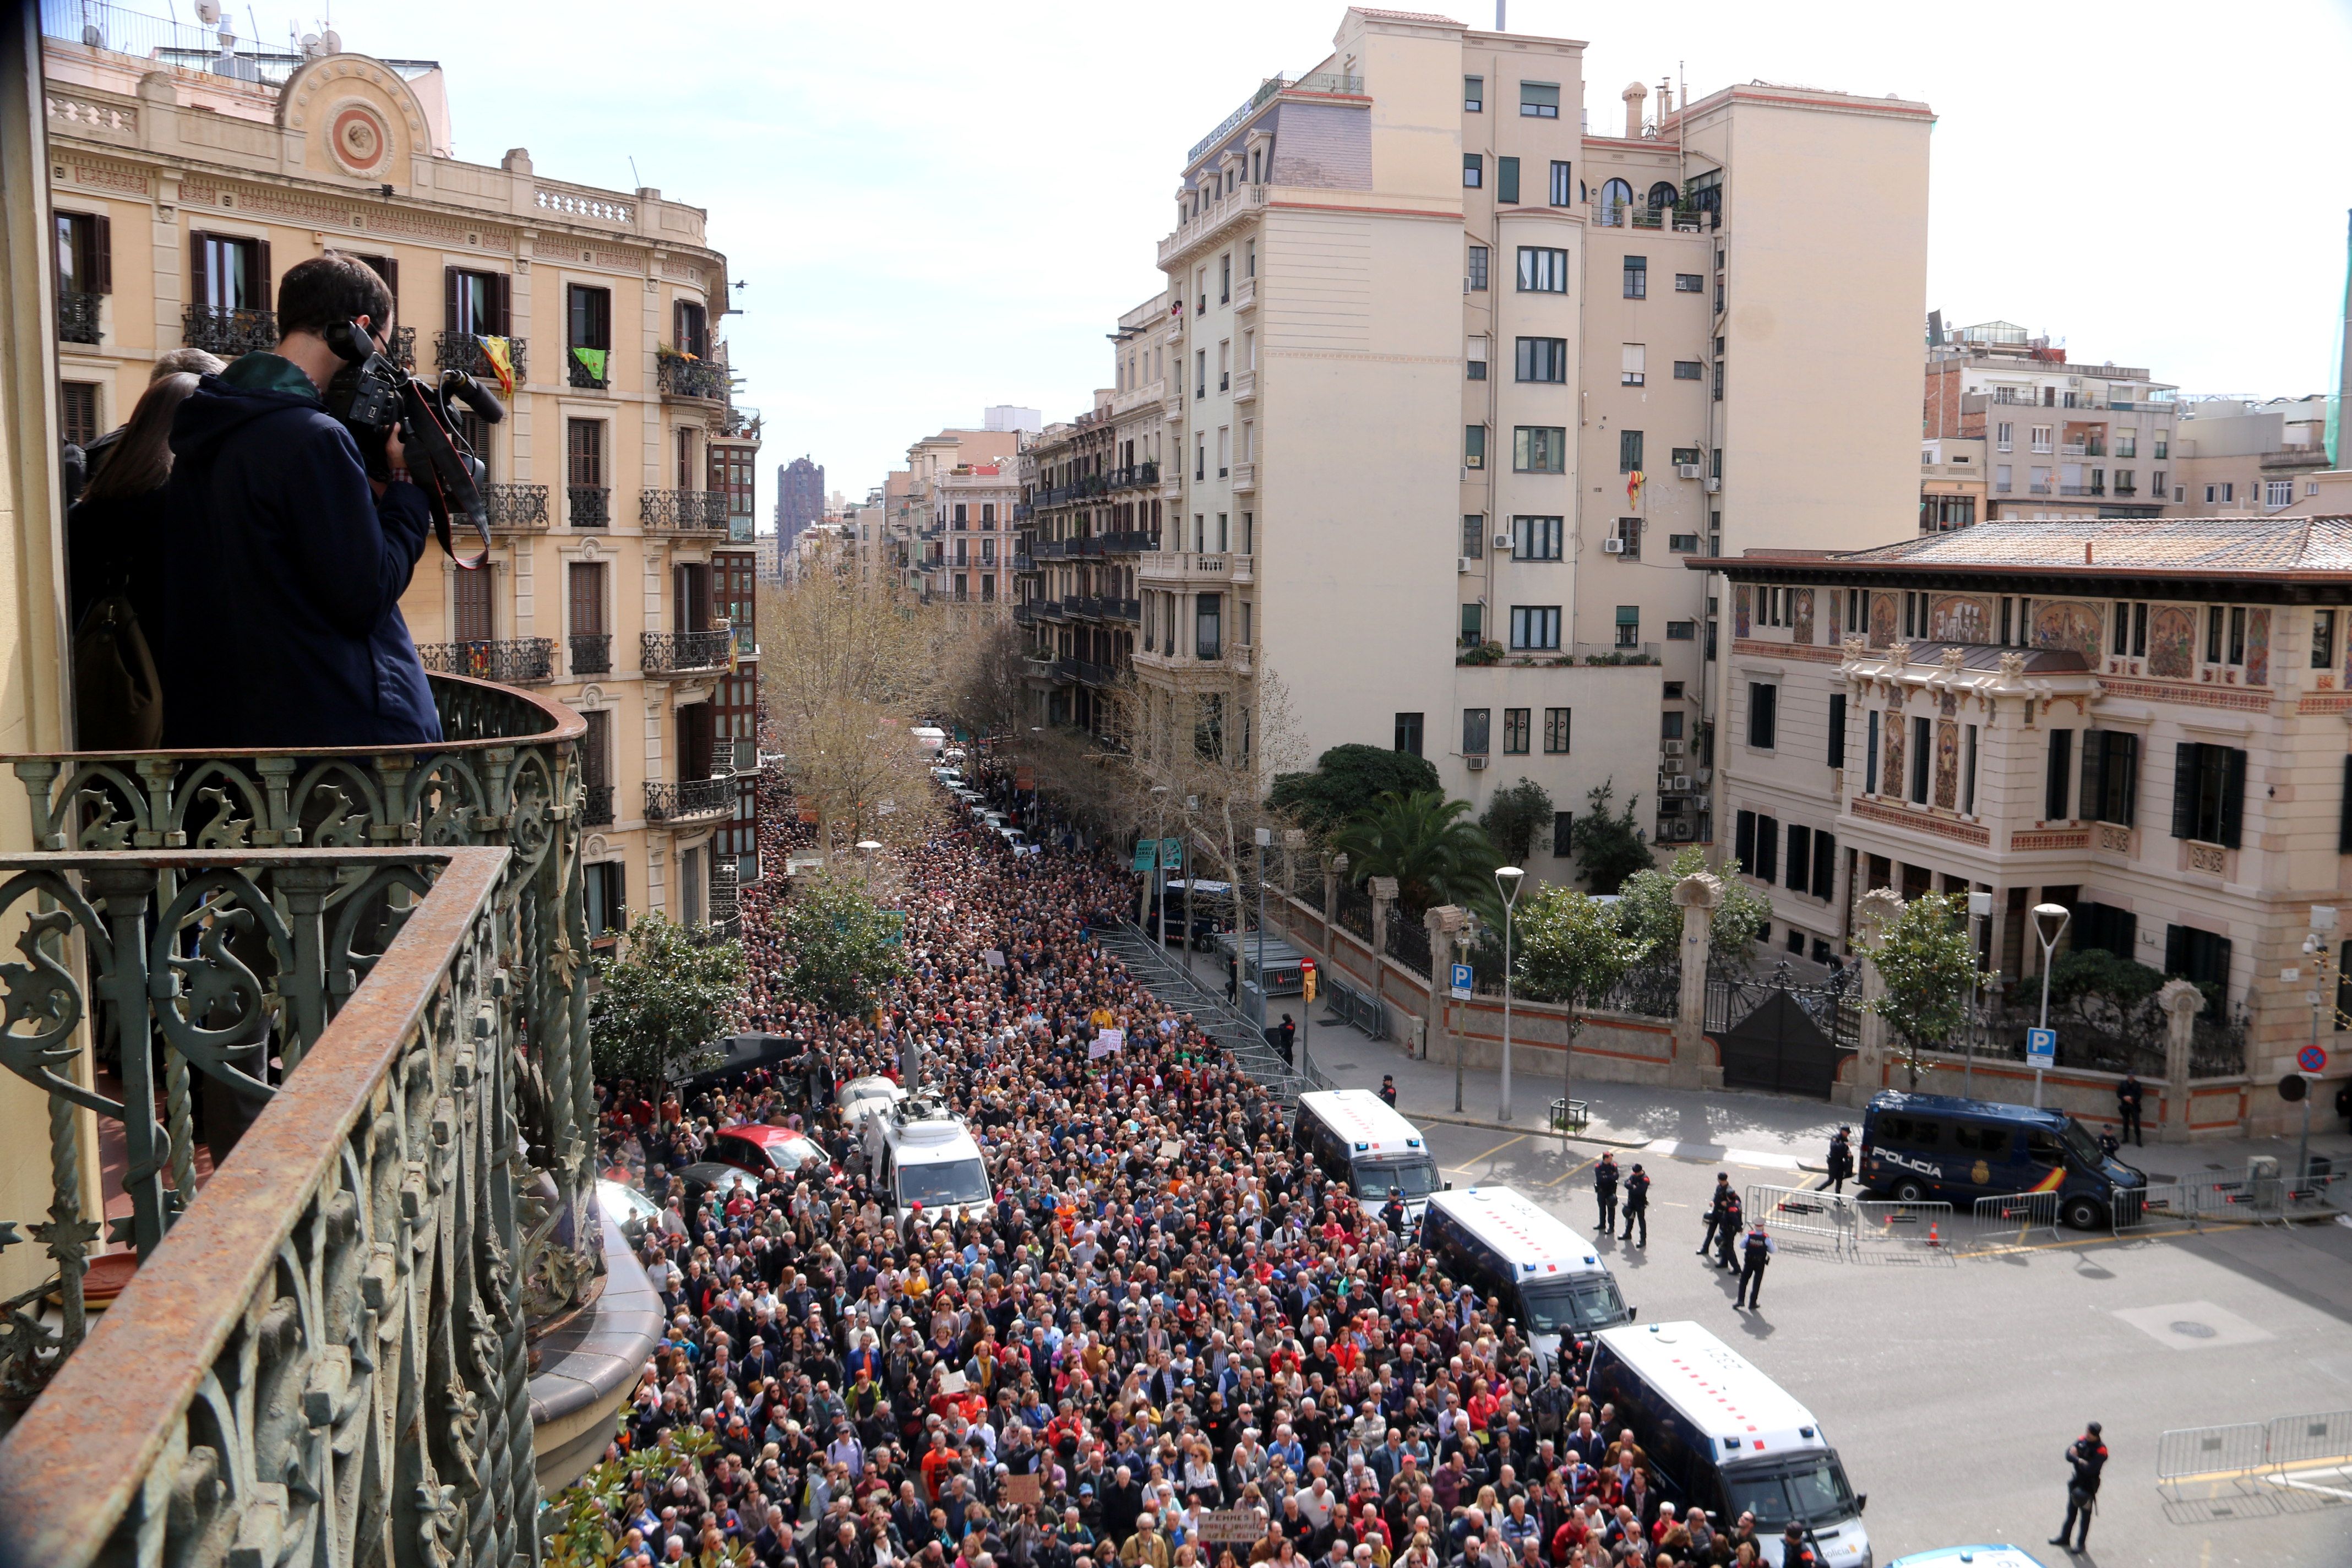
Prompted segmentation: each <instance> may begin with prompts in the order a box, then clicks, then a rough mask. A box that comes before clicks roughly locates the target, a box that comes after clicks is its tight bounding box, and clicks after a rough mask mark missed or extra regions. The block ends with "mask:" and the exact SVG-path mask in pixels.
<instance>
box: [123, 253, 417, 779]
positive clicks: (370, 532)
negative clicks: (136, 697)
mask: <svg viewBox="0 0 2352 1568" xmlns="http://www.w3.org/2000/svg"><path fill="white" fill-rule="evenodd" d="M392 310H393V301H392V291H391V290H390V289H387V288H385V287H384V282H383V279H382V278H379V277H378V276H376V273H375V271H374V269H373V268H371V267H369V266H368V265H367V264H366V263H365V262H362V261H361V260H359V259H358V258H355V257H352V256H349V255H346V254H344V253H342V252H341V251H334V250H330V251H328V252H327V253H325V254H324V255H322V256H317V257H313V258H310V260H308V261H304V262H302V263H300V264H299V265H298V266H296V267H294V268H292V269H291V270H289V272H288V273H287V274H286V277H285V279H284V280H283V281H282V282H280V284H279V285H278V328H279V331H281V332H282V333H283V336H282V337H281V338H280V340H279V342H278V349H277V352H276V353H258V352H257V353H248V354H246V355H244V356H243V357H241V358H240V359H238V360H236V362H235V363H232V364H231V365H229V367H228V368H227V369H226V370H224V371H222V372H221V373H220V374H218V375H207V376H205V378H204V379H203V380H202V382H200V383H199V384H198V385H197V388H196V391H195V392H194V394H193V395H190V396H189V398H188V400H187V401H186V402H185V403H184V404H182V405H180V410H179V415H178V417H177V418H176V419H175V420H174V422H173V426H172V450H173V454H174V455H175V457H176V459H177V460H176V461H175V463H174V464H173V469H172V479H171V484H170V487H169V489H168V492H167V495H166V497H165V501H164V520H165V521H164V549H163V557H164V559H163V565H164V573H163V578H164V583H165V591H166V593H167V594H168V595H169V597H168V600H167V602H166V604H165V606H164V615H163V622H164V625H163V647H162V649H161V654H162V657H161V658H159V659H158V660H157V663H158V664H159V665H160V666H161V667H162V674H163V744H164V745H165V746H167V747H173V748H181V747H191V748H201V749H206V750H229V749H238V750H246V749H261V748H272V747H288V746H379V745H400V744H404V743H425V742H436V741H438V740H440V738H441V721H440V719H439V717H438V715H437V714H436V711H435V709H434V706H433V698H432V693H431V692H430V690H429V689H427V687H426V685H425V667H424V665H423V663H422V662H420V661H419V659H418V658H417V656H416V645H415V643H414V642H413V641H411V640H410V637H409V635H408V625H407V623H406V622H405V621H404V620H403V619H402V618H401V614H400V595H401V594H402V593H403V592H404V591H405V590H406V588H407V587H408V580H409V577H410V575H411V574H412V573H413V572H414V571H415V566H416V561H417V557H418V556H420V555H422V554H423V553H424V552H425V534H426V532H427V531H428V529H429V517H428V513H427V511H426V507H425V493H424V492H423V491H422V490H420V489H417V488H416V487H415V485H413V484H411V483H409V482H408V478H407V470H406V468H404V466H403V455H404V454H403V452H402V448H401V443H400V437H399V436H398V435H397V434H394V435H393V436H391V437H389V439H388V440H387V441H386V444H385V451H384V457H385V459H386V467H387V471H388V472H389V474H390V478H389V479H388V480H385V479H371V478H370V477H369V474H368V469H367V466H366V464H365V462H364V461H363V459H362V456H361V452H360V447H359V445H358V443H357V442H356V441H355V440H354V439H353V437H352V432H351V431H350V430H349V429H347V428H346V427H345V426H343V425H341V423H339V422H338V421H337V420H335V419H334V418H333V417H332V416H330V415H329V414H328V412H327V409H326V406H325V404H324V402H323V401H322V395H323V394H324V393H325V392H326V390H327V384H328V383H329V382H330V381H331V380H332V379H333V378H334V376H335V374H336V373H337V372H338V371H340V370H341V369H342V368H343V361H342V360H341V358H340V357H338V356H337V354H336V353H335V352H334V350H333V349H332V348H331V347H330V346H329V345H328V342H327V340H326V338H325V336H324V335H323V334H324V333H325V332H326V331H327V330H328V329H329V328H330V327H331V326H334V325H335V324H337V323H339V322H346V321H355V322H357V323H358V324H359V325H360V328H361V330H362V331H364V332H365V333H366V334H367V335H368V336H369V337H371V338H373V339H374V340H375V342H376V343H377V345H378V346H379V347H382V346H383V345H384V344H387V343H389V342H391V341H392Z"/></svg>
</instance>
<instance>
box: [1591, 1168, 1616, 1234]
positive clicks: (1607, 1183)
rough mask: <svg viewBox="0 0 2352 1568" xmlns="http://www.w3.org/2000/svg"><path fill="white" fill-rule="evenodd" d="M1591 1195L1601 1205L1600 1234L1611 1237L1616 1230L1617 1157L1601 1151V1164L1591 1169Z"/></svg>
mask: <svg viewBox="0 0 2352 1568" xmlns="http://www.w3.org/2000/svg"><path fill="white" fill-rule="evenodd" d="M1592 1195H1593V1197H1594V1198H1596V1199H1598V1200H1599V1202H1600V1204H1601V1235H1603V1236H1613V1235H1614V1234H1616V1230H1617V1156H1616V1155H1614V1154H1612V1153H1610V1152H1608V1151H1607V1150H1603V1151H1601V1163H1599V1164H1597V1165H1595V1166H1593V1167H1592Z"/></svg>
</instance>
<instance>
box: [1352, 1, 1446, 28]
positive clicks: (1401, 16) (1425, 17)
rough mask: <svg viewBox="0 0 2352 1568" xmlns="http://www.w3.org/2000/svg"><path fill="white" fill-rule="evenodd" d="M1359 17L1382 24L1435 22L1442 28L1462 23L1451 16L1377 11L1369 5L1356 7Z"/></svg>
mask: <svg viewBox="0 0 2352 1568" xmlns="http://www.w3.org/2000/svg"><path fill="white" fill-rule="evenodd" d="M1355 10H1356V12H1357V14H1358V15H1360V16H1370V17H1373V18H1375V19H1376V20H1379V21H1382V22H1433V23H1435V24H1436V25H1437V26H1441V27H1459V26H1463V24H1462V23H1460V22H1457V21H1455V20H1454V18H1453V17H1451V16H1439V15H1437V13H1435V12H1434V11H1375V10H1373V9H1372V8H1371V7H1370V6H1369V5H1359V6H1357V7H1355Z"/></svg>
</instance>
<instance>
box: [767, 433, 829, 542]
mask: <svg viewBox="0 0 2352 1568" xmlns="http://www.w3.org/2000/svg"><path fill="white" fill-rule="evenodd" d="M823 521H824V464H822V463H815V462H811V461H810V460H809V458H808V456H807V455H806V454H805V453H803V455H801V456H800V457H797V458H793V460H792V461H791V462H789V463H785V464H782V465H781V466H780V467H778V468H777V469H776V533H777V536H778V539H779V540H780V541H781V543H780V546H779V547H780V548H782V549H785V550H789V549H791V548H792V545H793V535H795V534H797V533H799V532H800V531H801V530H802V529H803V528H806V527H808V526H809V525H810V524H811V523H815V522H823Z"/></svg>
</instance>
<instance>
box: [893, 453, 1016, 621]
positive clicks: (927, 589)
mask: <svg viewBox="0 0 2352 1568" xmlns="http://www.w3.org/2000/svg"><path fill="white" fill-rule="evenodd" d="M1020 450H1021V433H1020V432H1019V431H1017V430H960V429H950V430H942V431H940V433H939V434H937V435H935V436H926V437H923V438H922V439H921V440H919V441H917V442H916V443H915V444H914V445H912V446H910V447H908V448H907V466H906V467H905V468H894V469H892V470H891V471H890V472H889V473H888V474H887V475H885V476H884V479H883V497H884V505H885V507H886V508H887V513H888V516H887V523H886V526H885V532H886V536H887V545H886V548H885V551H884V554H885V556H886V558H887V559H888V560H890V561H892V562H894V563H896V565H897V567H898V572H899V581H900V582H902V583H903V584H906V585H907V586H908V587H909V588H911V589H914V590H915V591H916V592H918V593H919V594H920V595H922V596H923V597H924V598H925V599H926V600H928V601H933V602H944V603H946V604H948V605H950V606H951V613H953V614H955V615H956V616H959V618H971V617H974V616H981V615H983V614H986V615H994V614H997V613H998V612H996V611H994V610H991V609H987V608H985V606H988V605H996V604H999V603H1000V602H1003V601H1004V600H1005V599H1007V598H1008V597H1009V595H1008V594H1007V592H1006V590H1008V589H1009V588H1010V587H1011V585H1012V578H1013V567H1012V558H1013V506H1014V504H1015V503H1016V502H1017V501H1018V500H1019V499H1020V488H1021V487H1020V480H1019V478H1018V476H1017V475H1016V473H1015V471H1014V465H1015V460H1016V458H1018V456H1019V453H1020ZM959 576H961V579H962V591H961V592H960V593H959V592H958V591H957V578H958V577H959Z"/></svg>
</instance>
